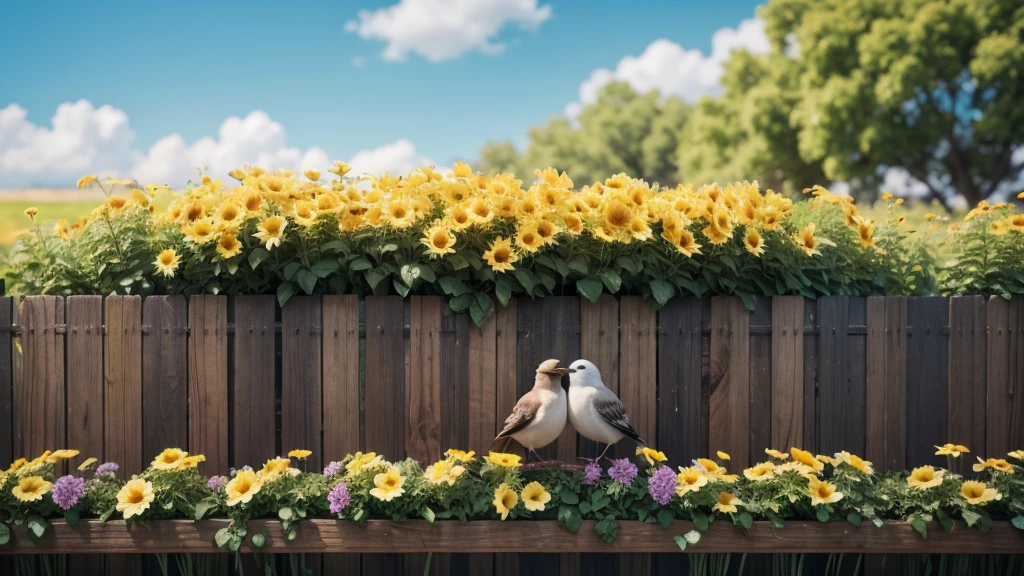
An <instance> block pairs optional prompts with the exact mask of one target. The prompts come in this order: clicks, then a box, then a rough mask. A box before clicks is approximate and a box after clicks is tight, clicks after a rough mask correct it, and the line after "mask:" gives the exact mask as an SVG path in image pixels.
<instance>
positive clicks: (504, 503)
mask: <svg viewBox="0 0 1024 576" xmlns="http://www.w3.org/2000/svg"><path fill="white" fill-rule="evenodd" d="M518 503H519V495H518V494H516V492H515V490H512V489H510V488H509V487H508V484H505V483H504V482H502V484H501V486H498V487H497V488H495V489H494V510H495V512H497V513H498V514H501V519H502V520H504V519H506V518H508V513H509V512H510V511H511V510H512V509H513V508H515V507H516V504H518Z"/></svg>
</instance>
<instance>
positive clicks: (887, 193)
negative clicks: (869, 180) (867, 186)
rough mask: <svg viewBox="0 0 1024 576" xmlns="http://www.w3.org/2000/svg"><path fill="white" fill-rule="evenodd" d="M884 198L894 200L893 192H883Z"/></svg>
mask: <svg viewBox="0 0 1024 576" xmlns="http://www.w3.org/2000/svg"><path fill="white" fill-rule="evenodd" d="M882 200H892V192H886V193H884V194H882Z"/></svg>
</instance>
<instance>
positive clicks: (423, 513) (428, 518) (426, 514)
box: [420, 506, 434, 524]
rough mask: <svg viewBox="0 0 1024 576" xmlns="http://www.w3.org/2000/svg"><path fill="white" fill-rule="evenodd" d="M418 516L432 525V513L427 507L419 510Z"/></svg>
mask: <svg viewBox="0 0 1024 576" xmlns="http://www.w3.org/2000/svg"><path fill="white" fill-rule="evenodd" d="M420 516H423V519H424V520H426V521H427V522H430V523H431V524H433V523H434V511H433V510H431V509H430V507H429V506H424V507H423V509H422V510H420Z"/></svg>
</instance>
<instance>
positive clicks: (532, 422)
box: [494, 360, 645, 460]
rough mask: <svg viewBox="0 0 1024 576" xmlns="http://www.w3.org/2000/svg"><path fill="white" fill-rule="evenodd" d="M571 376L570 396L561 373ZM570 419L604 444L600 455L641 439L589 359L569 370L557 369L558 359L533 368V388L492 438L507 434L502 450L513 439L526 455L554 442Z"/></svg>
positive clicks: (573, 425)
mask: <svg viewBox="0 0 1024 576" xmlns="http://www.w3.org/2000/svg"><path fill="white" fill-rule="evenodd" d="M565 373H568V374H569V394H568V397H567V396H566V393H565V390H564V389H563V388H562V374H565ZM566 416H568V418H569V423H570V424H572V427H573V428H575V429H576V431H577V432H579V433H580V434H582V435H583V436H584V437H586V438H588V439H590V440H593V441H595V442H599V443H602V444H606V446H605V448H604V451H603V452H601V455H600V456H598V459H599V460H600V459H601V458H603V457H604V455H605V453H606V452H608V449H609V448H611V446H612V444H615V443H616V442H618V441H619V440H622V439H623V438H624V437H629V438H630V439H632V440H633V441H634V442H636V443H637V444H639V445H640V446H644V445H645V444H644V441H643V440H642V439H641V438H640V435H639V434H637V433H636V430H634V429H633V426H632V425H631V424H630V423H629V418H628V417H627V416H626V408H625V407H624V406H623V405H622V402H621V401H620V400H619V398H618V397H617V396H616V395H615V393H614V392H612V391H611V390H609V389H608V388H607V387H605V385H604V382H602V381H601V372H600V371H598V369H597V366H594V364H593V363H592V362H590V361H588V360H577V361H575V362H573V363H572V364H571V365H569V367H568V368H560V367H558V360H545V361H544V362H541V364H540V366H538V367H537V377H536V379H535V380H534V384H533V389H532V390H530V391H529V392H527V393H526V394H524V395H523V397H522V398H520V399H519V402H517V403H516V406H515V408H514V409H513V410H512V414H511V415H510V416H509V417H508V418H507V419H506V420H505V427H504V429H502V431H501V432H500V433H498V436H497V437H496V438H495V439H494V441H495V442H497V441H498V440H501V439H502V438H505V439H506V441H505V445H504V447H503V448H502V450H507V449H508V444H509V442H511V441H512V440H515V441H516V442H518V443H520V444H522V445H523V447H524V448H526V450H527V460H529V456H530V454H536V449H537V448H543V447H544V446H547V445H548V444H550V443H552V442H554V441H555V439H556V438H558V436H559V435H560V434H561V433H562V428H564V427H565V419H566Z"/></svg>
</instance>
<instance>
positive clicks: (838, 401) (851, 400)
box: [815, 296, 867, 454]
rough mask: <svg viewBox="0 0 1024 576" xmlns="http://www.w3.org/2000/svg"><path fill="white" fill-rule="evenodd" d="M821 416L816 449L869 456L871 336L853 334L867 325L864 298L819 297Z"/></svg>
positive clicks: (823, 451)
mask: <svg viewBox="0 0 1024 576" xmlns="http://www.w3.org/2000/svg"><path fill="white" fill-rule="evenodd" d="M818 316H819V319H818V367H819V369H818V406H817V409H818V414H817V446H816V448H815V449H816V451H817V452H819V453H823V454H832V453H834V452H839V451H840V450H849V451H851V452H854V453H857V454H863V453H864V446H865V424H864V418H865V410H866V408H865V402H866V389H865V382H866V373H865V370H866V368H867V350H866V346H865V344H866V334H863V335H858V334H852V335H851V334H850V326H851V325H855V326H865V322H866V321H867V320H866V318H867V312H866V302H865V300H864V299H863V298H851V297H849V296H825V297H822V298H819V299H818Z"/></svg>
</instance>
